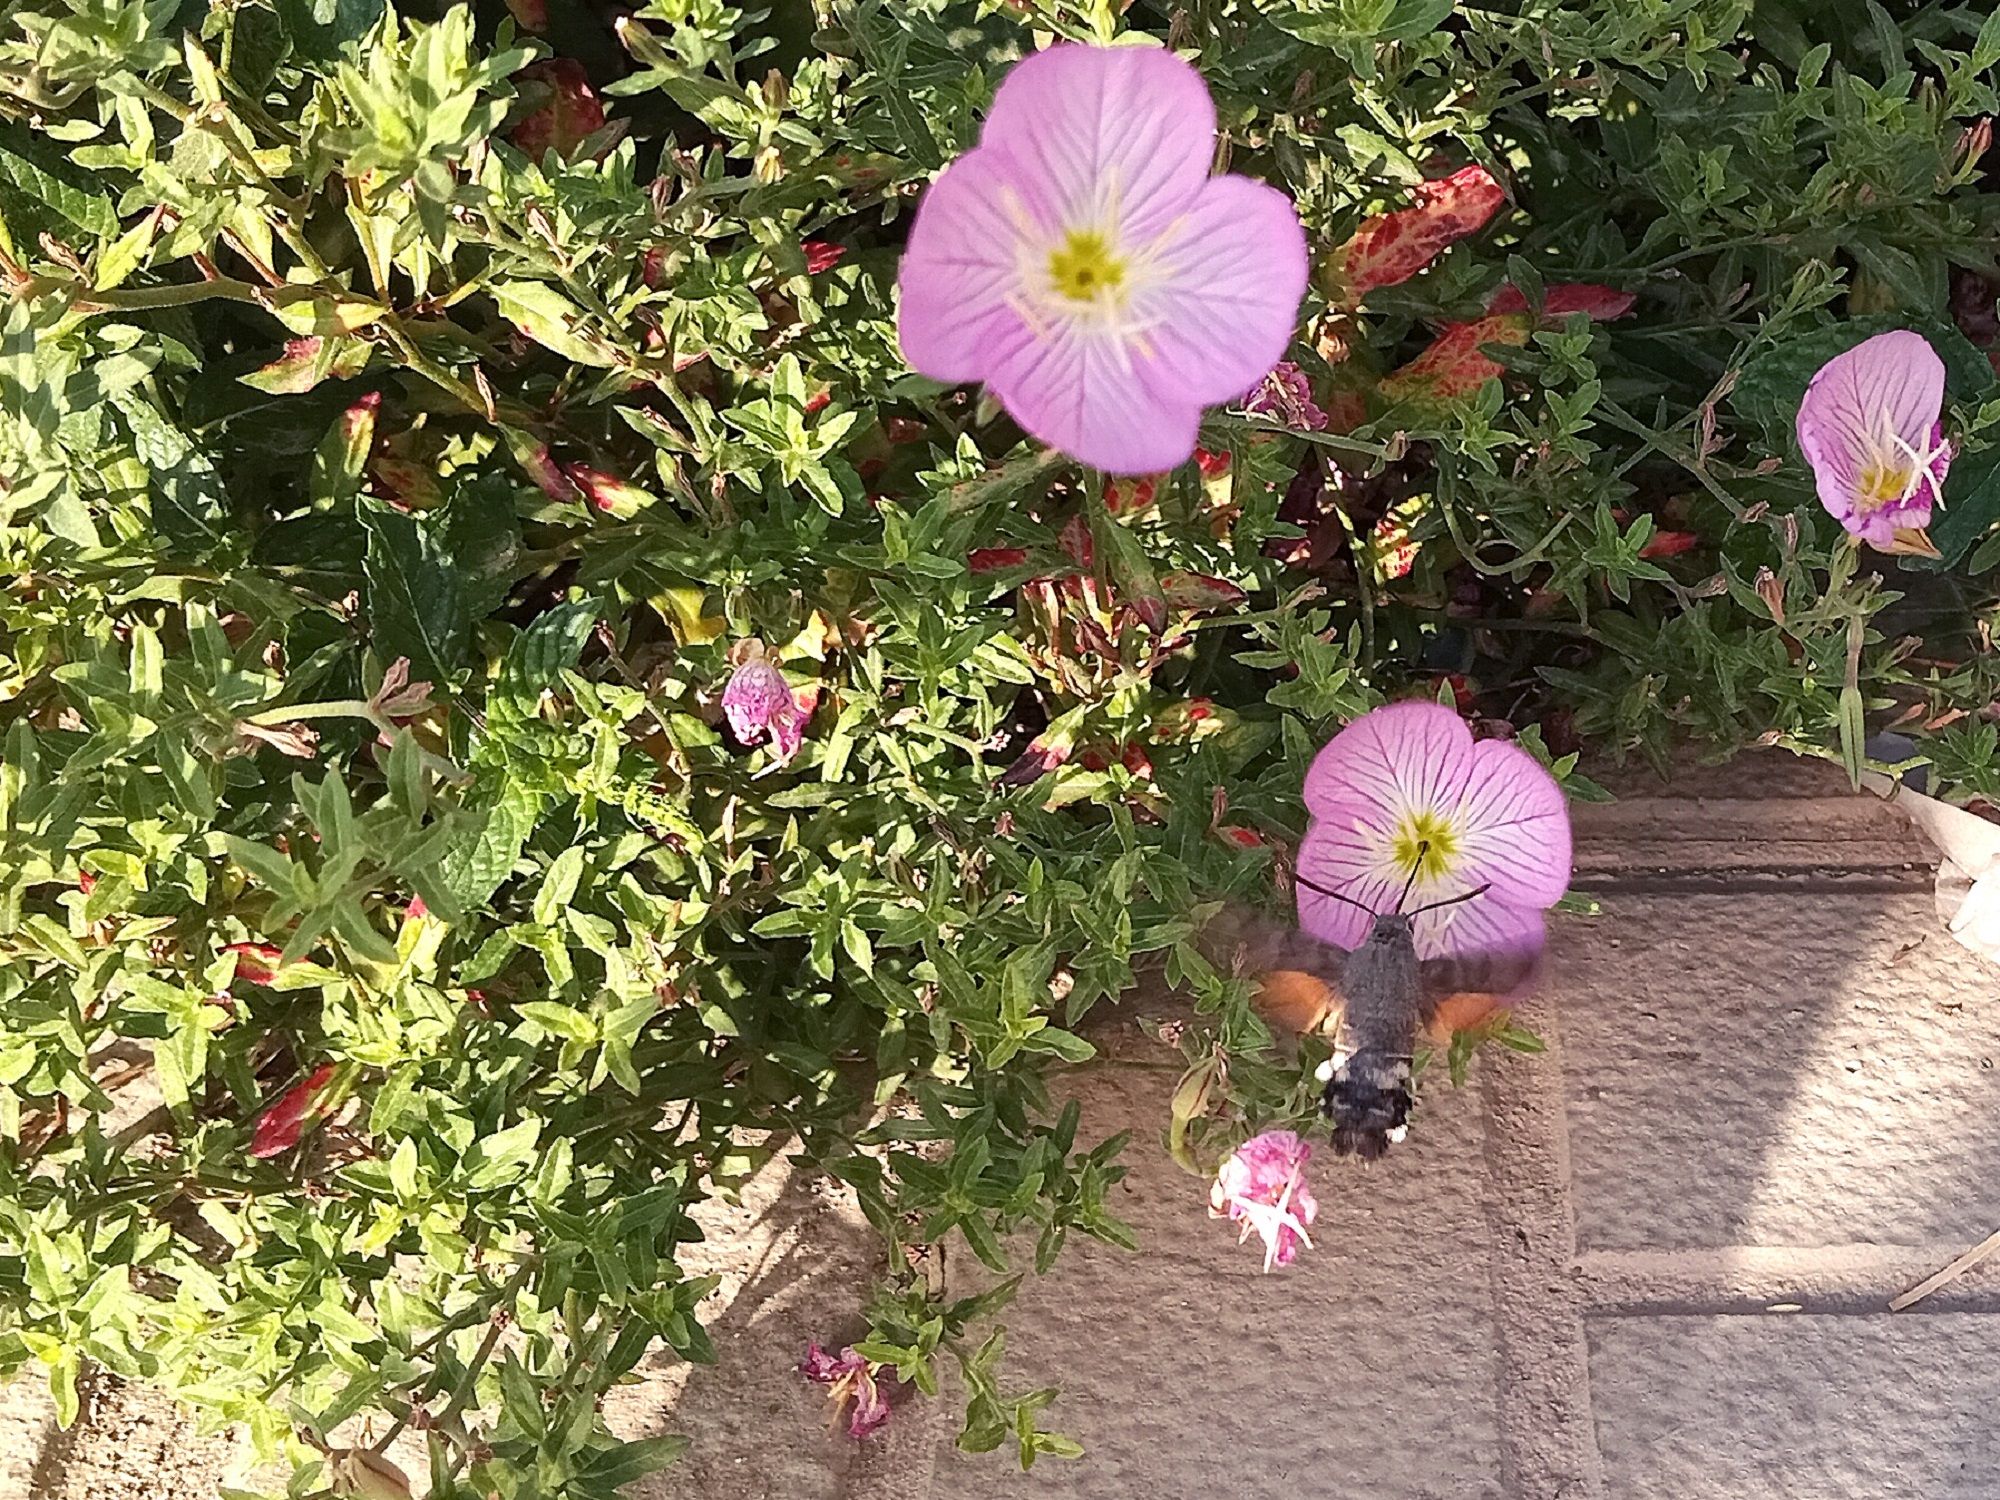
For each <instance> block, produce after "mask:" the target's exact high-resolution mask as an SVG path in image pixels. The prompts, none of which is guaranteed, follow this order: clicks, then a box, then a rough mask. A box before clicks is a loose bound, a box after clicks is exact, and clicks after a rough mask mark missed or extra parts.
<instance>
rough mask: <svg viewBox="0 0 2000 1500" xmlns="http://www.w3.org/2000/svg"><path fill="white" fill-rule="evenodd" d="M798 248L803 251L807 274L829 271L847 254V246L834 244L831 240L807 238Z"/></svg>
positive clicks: (812, 274) (813, 274) (814, 274)
mask: <svg viewBox="0 0 2000 1500" xmlns="http://www.w3.org/2000/svg"><path fill="white" fill-rule="evenodd" d="M799 248H800V249H801V250H803V251H804V252H805V256H806V274H807V275H808V276H817V275H819V274H820V272H822V271H831V270H832V269H833V268H834V267H835V266H837V265H839V264H840V262H841V260H842V258H843V257H845V256H846V254H847V246H845V245H836V244H834V243H833V242H832V241H831V240H807V241H806V242H805V243H804V244H802V245H800V246H799Z"/></svg>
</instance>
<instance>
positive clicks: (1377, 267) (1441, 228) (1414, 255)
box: [1335, 166, 1507, 301]
mask: <svg viewBox="0 0 2000 1500" xmlns="http://www.w3.org/2000/svg"><path fill="white" fill-rule="evenodd" d="M1411 191H1412V194H1413V196H1414V197H1415V198H1416V200H1417V206H1416V207H1414V208H1402V209H1397V210H1396V211H1395V212H1394V213H1387V214H1377V215H1375V216H1374V217H1373V218H1370V219H1367V220H1365V221H1363V223H1362V225H1361V228H1360V229H1359V230H1358V231H1357V232H1356V233H1355V236H1354V238H1353V239H1351V240H1349V241H1348V242H1347V244H1346V245H1345V246H1343V247H1342V248H1341V250H1340V251H1339V253H1338V256H1337V258H1336V261H1335V264H1336V265H1337V266H1338V268H1339V272H1340V277H1341V281H1342V284H1343V289H1344V291H1345V293H1346V295H1347V297H1348V299H1349V300H1351V301H1359V300H1360V299H1361V298H1362V297H1363V296H1365V295H1366V294H1367V293H1369V292H1371V291H1374V290H1375V289H1376V288H1377V287H1385V286H1396V285H1398V284H1399V283H1401V282H1405V281H1408V280H1409V279H1410V278H1411V277H1412V276H1414V275H1416V274H1417V272H1419V271H1421V270H1423V268H1424V267H1425V266H1427V265H1429V264H1430V263H1431V262H1432V261H1434V260H1436V259H1437V257H1438V256H1439V255H1440V254H1442V253H1443V252H1444V251H1445V250H1446V249H1447V248H1448V247H1450V246H1451V245H1453V244H1455V243H1457V242H1458V241H1459V240H1462V239H1464V238H1465V237H1466V236H1467V235H1469V234H1473V233H1476V232H1477V231H1478V230H1479V229H1481V228H1482V227H1484V225H1485V224H1486V221H1487V220H1489V219H1491V218H1492V217H1493V215H1494V214H1495V213H1497V212H1499V209H1500V205H1501V204H1503V203H1505V202H1506V201H1507V194H1506V192H1505V190H1503V189H1502V188H1501V186H1500V184H1499V183H1497V182H1495V181H1494V180H1493V175H1492V174H1491V173H1490V172H1488V171H1487V170H1486V169H1485V168H1484V167H1478V166H1473V167H1464V168H1461V169H1460V170H1458V171H1456V172H1453V173H1452V174H1451V175H1450V176H1449V177H1443V178H1439V179H1438V180H1437V181H1435V182H1425V183H1419V184H1418V185H1417V186H1416V187H1415V188H1413V189H1412V190H1411Z"/></svg>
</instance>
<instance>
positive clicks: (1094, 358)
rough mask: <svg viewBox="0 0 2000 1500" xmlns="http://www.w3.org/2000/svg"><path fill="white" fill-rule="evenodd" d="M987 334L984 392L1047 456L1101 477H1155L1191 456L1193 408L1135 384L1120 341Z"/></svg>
mask: <svg viewBox="0 0 2000 1500" xmlns="http://www.w3.org/2000/svg"><path fill="white" fill-rule="evenodd" d="M992 332H993V342H992V344H991V346H990V347H989V348H988V350H987V352H986V358H987V359H988V360H989V361H990V362H991V364H990V368H989V371H988V374H987V377H986V379H987V385H988V387H989V388H990V389H991V390H992V392H993V394H994V395H996V396H998V397H999V398H1000V404H1001V405H1002V406H1004V407H1006V408H1007V411H1008V413H1009V415H1011V416H1012V417H1013V418H1014V420H1015V421H1017V422H1019V423H1020V424H1021V425H1022V426H1023V427H1024V428H1026V429H1027V430H1028V431H1029V432H1030V433H1032V434H1033V435H1034V436H1035V437H1037V438H1039V439H1040V440H1041V441H1042V442H1044V443H1046V444H1048V445H1049V446H1050V447H1051V448H1060V449H1061V450H1062V451H1063V452H1065V453H1067V454H1069V455H1070V456H1071V457H1072V458H1077V459H1081V460H1082V461H1083V462H1084V463H1087V464H1090V465H1091V466H1093V467H1095V468H1099V469H1102V470H1104V471H1105V472H1106V473H1107V474H1157V473H1159V472H1161V471H1162V470H1165V469H1173V468H1178V467H1179V466H1180V465H1181V464H1184V463H1186V462H1187V460H1188V458H1189V456H1190V455H1192V454H1193V452H1194V440H1195V438H1196V436H1197V435H1198V434H1199V432H1200V429H1201V404H1200V402H1199V401H1196V400H1175V399H1171V398H1169V397H1167V396H1165V395H1162V394H1159V393H1157V392H1155V391H1154V390H1152V389H1151V388H1149V387H1148V386H1147V385H1145V384H1142V383H1141V382H1140V381H1139V380H1138V379H1136V378H1135V372H1134V370H1133V367H1132V355H1131V351H1130V350H1129V349H1128V348H1127V347H1126V345H1125V344H1123V343H1122V342H1120V341H1119V340H1117V339H1115V338H1113V337H1110V336H1108V335H1106V334H1103V333H1101V332H1096V331H1093V330H1090V329H1085V328H1080V327H1077V326H1076V325H1071V326H1069V327H1067V328H1059V329H1046V330H1043V331H1041V332H1040V333H1037V332H1035V331H1034V330H1031V329H1029V328H1028V326H1027V325H1026V324H1025V323H1022V322H1021V321H1020V320H1019V319H1018V318H1017V319H1015V320H1014V326H1013V327H1011V328H1009V327H1005V326H1004V325H1000V324H996V325H994V327H993V330H992Z"/></svg>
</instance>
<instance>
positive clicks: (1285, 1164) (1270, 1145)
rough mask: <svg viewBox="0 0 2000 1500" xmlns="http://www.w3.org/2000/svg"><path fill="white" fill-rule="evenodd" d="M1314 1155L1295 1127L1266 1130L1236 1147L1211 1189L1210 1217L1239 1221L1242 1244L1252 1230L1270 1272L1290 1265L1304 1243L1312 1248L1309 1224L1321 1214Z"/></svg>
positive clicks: (1209, 1200)
mask: <svg viewBox="0 0 2000 1500" xmlns="http://www.w3.org/2000/svg"><path fill="white" fill-rule="evenodd" d="M1311 1156H1312V1147H1311V1146H1308V1145H1307V1144H1306V1143H1305V1142H1304V1141H1302V1140H1300V1139H1299V1138H1298V1137H1297V1136H1296V1135H1294V1134H1293V1133H1292V1132H1291V1131H1289V1130H1267V1131H1265V1132H1264V1133H1263V1134H1262V1135H1258V1136H1252V1137H1251V1138H1250V1139H1249V1140H1247V1141H1245V1142H1244V1143H1243V1144H1242V1145H1240V1146H1238V1147H1237V1148H1236V1150H1235V1152H1234V1153H1232V1154H1231V1156H1230V1158H1229V1160H1228V1161H1226V1162H1224V1163H1223V1164H1222V1170H1221V1171H1219V1172H1217V1173H1216V1174H1215V1186H1214V1187H1212V1188H1210V1189H1209V1193H1208V1212H1209V1217H1210V1218H1215V1219H1230V1220H1232V1221H1234V1222H1235V1223H1238V1224H1241V1225H1242V1226H1243V1233H1242V1235H1241V1237H1240V1238H1239V1239H1238V1240H1237V1243H1238V1244H1241V1243H1242V1242H1243V1241H1244V1240H1247V1239H1249V1238H1250V1236H1251V1235H1253V1234H1254V1235H1256V1236H1258V1237H1259V1238H1260V1239H1262V1240H1263V1241H1264V1270H1265V1271H1266V1272H1267V1273H1268V1272H1269V1271H1270V1269H1271V1267H1273V1266H1289V1265H1290V1264H1291V1263H1292V1261H1293V1259H1294V1258H1295V1257H1296V1256H1297V1255H1298V1253H1299V1246H1300V1245H1304V1246H1305V1247H1306V1248H1307V1249H1308V1250H1310V1249H1312V1237H1311V1236H1310V1235H1308V1234H1307V1233H1306V1228H1307V1226H1308V1225H1310V1224H1311V1223H1312V1221H1313V1220H1314V1219H1315V1218H1317V1217H1318V1216H1319V1204H1318V1203H1316V1202H1314V1201H1313V1195H1312V1189H1311V1188H1309V1187H1307V1186H1306V1176H1305V1173H1306V1161H1307V1159H1308V1158H1310V1157H1311Z"/></svg>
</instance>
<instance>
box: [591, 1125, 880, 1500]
mask: <svg viewBox="0 0 2000 1500" xmlns="http://www.w3.org/2000/svg"><path fill="white" fill-rule="evenodd" d="M694 1218H695V1221H696V1222H697V1223H698V1224H699V1225H700V1226H701V1229H702V1232H703V1234H704V1235H706V1236H707V1238H706V1239H705V1240H704V1241H703V1242H702V1243H699V1244H694V1245H687V1246H683V1247H682V1251H681V1259H682V1265H683V1269H684V1270H685V1271H686V1272H687V1274H688V1275H689V1276H702V1275H707V1274H710V1273H714V1274H717V1275H720V1276H721V1278H722V1281H721V1284H720V1285H719V1286H718V1287H717V1288H716V1290H715V1291H714V1292H713V1293H711V1294H710V1295H709V1297H708V1298H707V1299H706V1300H704V1301H703V1303H702V1304H701V1306H700V1308H699V1309H698V1315H699V1316H700V1318H701V1320H702V1323H703V1324H704V1326H705V1327H706V1328H707V1329H708V1332H709V1336H710V1337H711V1338H712V1339H713V1340H714V1342H715V1347H716V1356H717V1359H718V1363H717V1364H716V1365H715V1366H713V1367H705V1368H695V1367H692V1366H689V1365H687V1364H685V1363H683V1362H681V1361H678V1360H676V1359H674V1358H673V1357H672V1356H671V1354H668V1355H666V1356H664V1357H659V1356H656V1357H655V1358H653V1359H652V1360H650V1361H649V1362H648V1363H646V1364H642V1365H641V1367H640V1371H639V1373H640V1375H641V1377H642V1378H641V1380H640V1382H639V1383H638V1384H635V1385H630V1386H626V1387H623V1388H621V1389H619V1390H616V1391H614V1392H612V1393H611V1395H610V1396H609V1397H607V1398H606V1401H605V1419H606V1421H607V1422H609V1423H610V1425H611V1427H612V1430H613V1431H615V1432H618V1433H619V1434H620V1435H622V1436H625V1437H653V1436H657V1435H659V1434H661V1433H668V1432H679V1433H685V1434H687V1435H688V1436H689V1437H691V1438H693V1439H694V1442H693V1445H692V1446H691V1447H690V1448H689V1449H688V1451H687V1453H686V1454H685V1455H684V1456H683V1457H682V1458H681V1460H680V1462H678V1463H676V1464H674V1465H672V1466H670V1467H669V1468H667V1469H664V1470H662V1471H660V1472H659V1473H657V1474H655V1475H652V1476H650V1477H649V1478H648V1479H646V1480H643V1481H641V1482H639V1483H637V1484H634V1485H633V1486H631V1488H630V1490H629V1494H630V1496H631V1500H667V1497H674V1500H680V1497H684V1496H690V1495H692V1496H699V1497H703V1500H724V1497H737V1496H741V1497H746V1500H747V1497H750V1496H756V1495H782V1496H784V1497H785V1500H837V1497H839V1496H840V1495H842V1494H844V1493H845V1492H846V1485H847V1480H848V1477H849V1473H850V1471H851V1470H852V1469H853V1468H854V1466H855V1465H856V1464H857V1462H858V1461H860V1459H861V1457H862V1455H859V1454H857V1453H856V1451H855V1447H854V1444H853V1443H851V1442H850V1441H849V1440H848V1439H847V1437H846V1436H845V1434H844V1433H840V1434H830V1433H829V1432H828V1431H827V1428H826V1422H825V1415H824V1414H825V1410H826V1402H825V1399H824V1396H825V1393H824V1392H823V1391H822V1390H821V1389H820V1388H819V1387H817V1386H814V1385H811V1384H809V1383H808V1382H807V1381H805V1380H804V1379H803V1378H802V1377H801V1376H800V1375H799V1373H798V1363H799V1361H800V1359H802V1358H803V1357H804V1355H805V1351H806V1344H807V1341H808V1340H810V1339H813V1338H818V1339H820V1340H821V1341H822V1342H831V1343H833V1344H835V1345H836V1346H838V1345H839V1344H841V1343H844V1342H846V1341H847V1340H849V1339H852V1338H855V1337H858V1336H859V1335H860V1333H861V1331H862V1329H863V1327H864V1324H863V1322H862V1317H861V1314H862V1302H863V1299H864V1298H865V1297H866V1296H867V1295H868V1293H869V1291H870V1289H871V1288H872V1287H873V1286H874V1285H875V1284H876V1282H877V1281H878V1280H879V1279H880V1274H881V1267H880V1263H879V1258H878V1256H877V1254H876V1251H875V1248H874V1240H873V1231H871V1230H870V1229H869V1228H868V1226H867V1223H866V1221H865V1220H864V1219H863V1218H862V1217H861V1211H860V1208H859V1206H858V1205H857V1204H856V1203H855V1202H854V1199H853V1195H852V1193H851V1191H849V1190H847V1189H845V1188H842V1187H840V1186H839V1185H838V1184H834V1183H830V1182H827V1181H825V1180H824V1179H817V1178H813V1177H810V1176H809V1175H807V1174H803V1173H800V1172H798V1171H796V1170H794V1169H793V1168H792V1167H791V1166H790V1164H789V1163H788V1162H787V1161H786V1160H785V1159H784V1157H783V1155H782V1154H780V1155H779V1156H778V1157H777V1158H775V1159H773V1160H772V1161H770V1162H769V1163H767V1164H766V1165H765V1166H764V1167H763V1168H761V1169H760V1170H759V1171H758V1172H757V1174H756V1175H755V1177H753V1178H752V1180H751V1181H750V1182H749V1183H748V1184H746V1185H745V1187H744V1188H743V1190H742V1192H741V1194H740V1201H739V1202H738V1203H735V1204H731V1203H727V1202H724V1201H722V1200H720V1199H716V1200H711V1201H710V1202H708V1203H705V1204H703V1205H702V1206H701V1207H699V1208H698V1209H697V1210H696V1211H695V1214H694Z"/></svg>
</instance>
